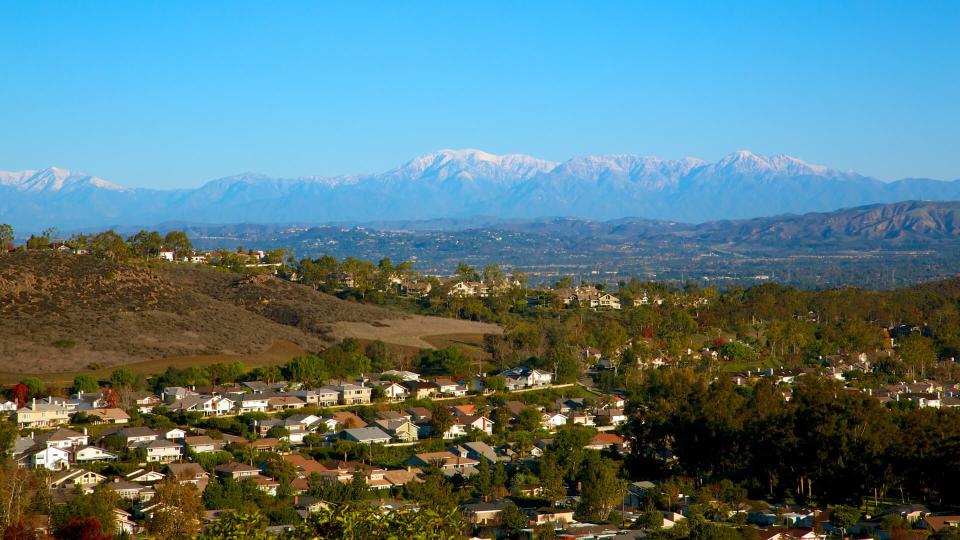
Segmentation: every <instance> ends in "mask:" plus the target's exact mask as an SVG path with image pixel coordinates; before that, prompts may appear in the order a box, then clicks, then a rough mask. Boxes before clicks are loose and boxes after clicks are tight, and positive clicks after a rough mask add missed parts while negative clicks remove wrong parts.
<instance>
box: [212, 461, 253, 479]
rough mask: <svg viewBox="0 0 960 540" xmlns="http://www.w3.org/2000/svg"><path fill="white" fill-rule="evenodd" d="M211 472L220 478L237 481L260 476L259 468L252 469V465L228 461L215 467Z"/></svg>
mask: <svg viewBox="0 0 960 540" xmlns="http://www.w3.org/2000/svg"><path fill="white" fill-rule="evenodd" d="M213 472H214V474H216V475H217V476H219V477H221V478H234V479H238V478H247V477H252V476H258V475H259V474H260V467H254V466H253V465H247V464H244V463H238V462H236V461H230V462H228V463H224V464H223V465H219V466H217V467H215V468H214V469H213Z"/></svg>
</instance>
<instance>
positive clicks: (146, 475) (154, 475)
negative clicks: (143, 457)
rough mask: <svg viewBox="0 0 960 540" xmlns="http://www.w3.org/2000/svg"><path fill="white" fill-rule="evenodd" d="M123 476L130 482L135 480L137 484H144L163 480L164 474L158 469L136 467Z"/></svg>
mask: <svg viewBox="0 0 960 540" xmlns="http://www.w3.org/2000/svg"><path fill="white" fill-rule="evenodd" d="M124 478H126V479H127V480H129V481H130V482H137V483H139V484H144V483H147V484H149V483H153V482H159V481H161V480H163V479H164V478H166V475H165V474H163V473H162V472H159V471H151V470H147V469H137V470H135V471H133V472H131V473H129V474H127V475H126V476H125V477H124Z"/></svg>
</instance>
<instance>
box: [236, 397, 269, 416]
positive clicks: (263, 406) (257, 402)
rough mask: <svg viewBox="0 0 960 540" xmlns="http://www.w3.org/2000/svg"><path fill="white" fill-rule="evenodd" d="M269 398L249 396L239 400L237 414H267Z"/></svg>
mask: <svg viewBox="0 0 960 540" xmlns="http://www.w3.org/2000/svg"><path fill="white" fill-rule="evenodd" d="M268 399H269V398H268V397H267V396H264V395H262V394H247V395H244V396H242V397H240V398H238V399H237V412H239V413H240V414H244V413H251V412H261V413H265V412H267V407H268V406H269V404H268V403H267V400H268Z"/></svg>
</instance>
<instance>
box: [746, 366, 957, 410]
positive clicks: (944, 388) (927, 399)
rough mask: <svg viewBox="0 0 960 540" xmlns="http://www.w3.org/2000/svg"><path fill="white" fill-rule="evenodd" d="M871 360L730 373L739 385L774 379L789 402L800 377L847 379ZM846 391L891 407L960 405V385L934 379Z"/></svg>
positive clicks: (937, 407) (920, 407)
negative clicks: (863, 395) (781, 386)
mask: <svg viewBox="0 0 960 540" xmlns="http://www.w3.org/2000/svg"><path fill="white" fill-rule="evenodd" d="M869 370H870V363H869V362H868V361H866V360H859V361H857V362H851V363H848V362H838V363H836V364H833V365H830V366H828V367H826V368H820V369H818V368H813V367H804V368H766V369H760V368H756V369H754V370H751V371H748V372H745V373H737V374H734V375H732V376H731V380H732V382H733V383H734V384H735V385H738V386H749V385H752V384H753V383H754V382H755V381H756V380H757V379H759V378H765V379H769V380H772V381H773V382H774V383H775V384H778V385H783V386H784V387H785V389H784V391H783V395H784V398H785V399H786V400H787V401H789V400H790V399H791V398H792V392H791V391H790V389H789V386H790V385H792V384H793V383H794V382H796V380H797V379H798V378H799V377H804V376H821V375H824V374H825V375H826V376H828V377H831V378H834V379H837V380H839V381H844V382H845V381H846V380H847V377H848V375H849V374H850V372H851V371H859V372H868V371H869ZM844 390H845V391H847V392H856V393H864V394H867V395H868V396H871V397H873V398H874V399H876V400H877V401H879V402H880V403H881V404H884V405H886V406H889V407H892V406H895V405H897V404H898V403H900V402H904V403H909V404H910V406H913V407H916V408H919V409H923V408H928V407H929V408H934V409H941V408H956V407H960V384H956V383H954V384H949V383H943V382H940V381H935V380H921V381H900V382H897V383H894V384H888V385H886V387H884V388H880V389H874V388H860V387H855V386H849V385H847V386H845V387H844Z"/></svg>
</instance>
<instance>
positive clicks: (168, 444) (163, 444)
mask: <svg viewBox="0 0 960 540" xmlns="http://www.w3.org/2000/svg"><path fill="white" fill-rule="evenodd" d="M146 448H180V445H179V444H177V443H175V442H173V441H168V440H166V439H157V440H155V441H150V442H149V443H147V445H146Z"/></svg>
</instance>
